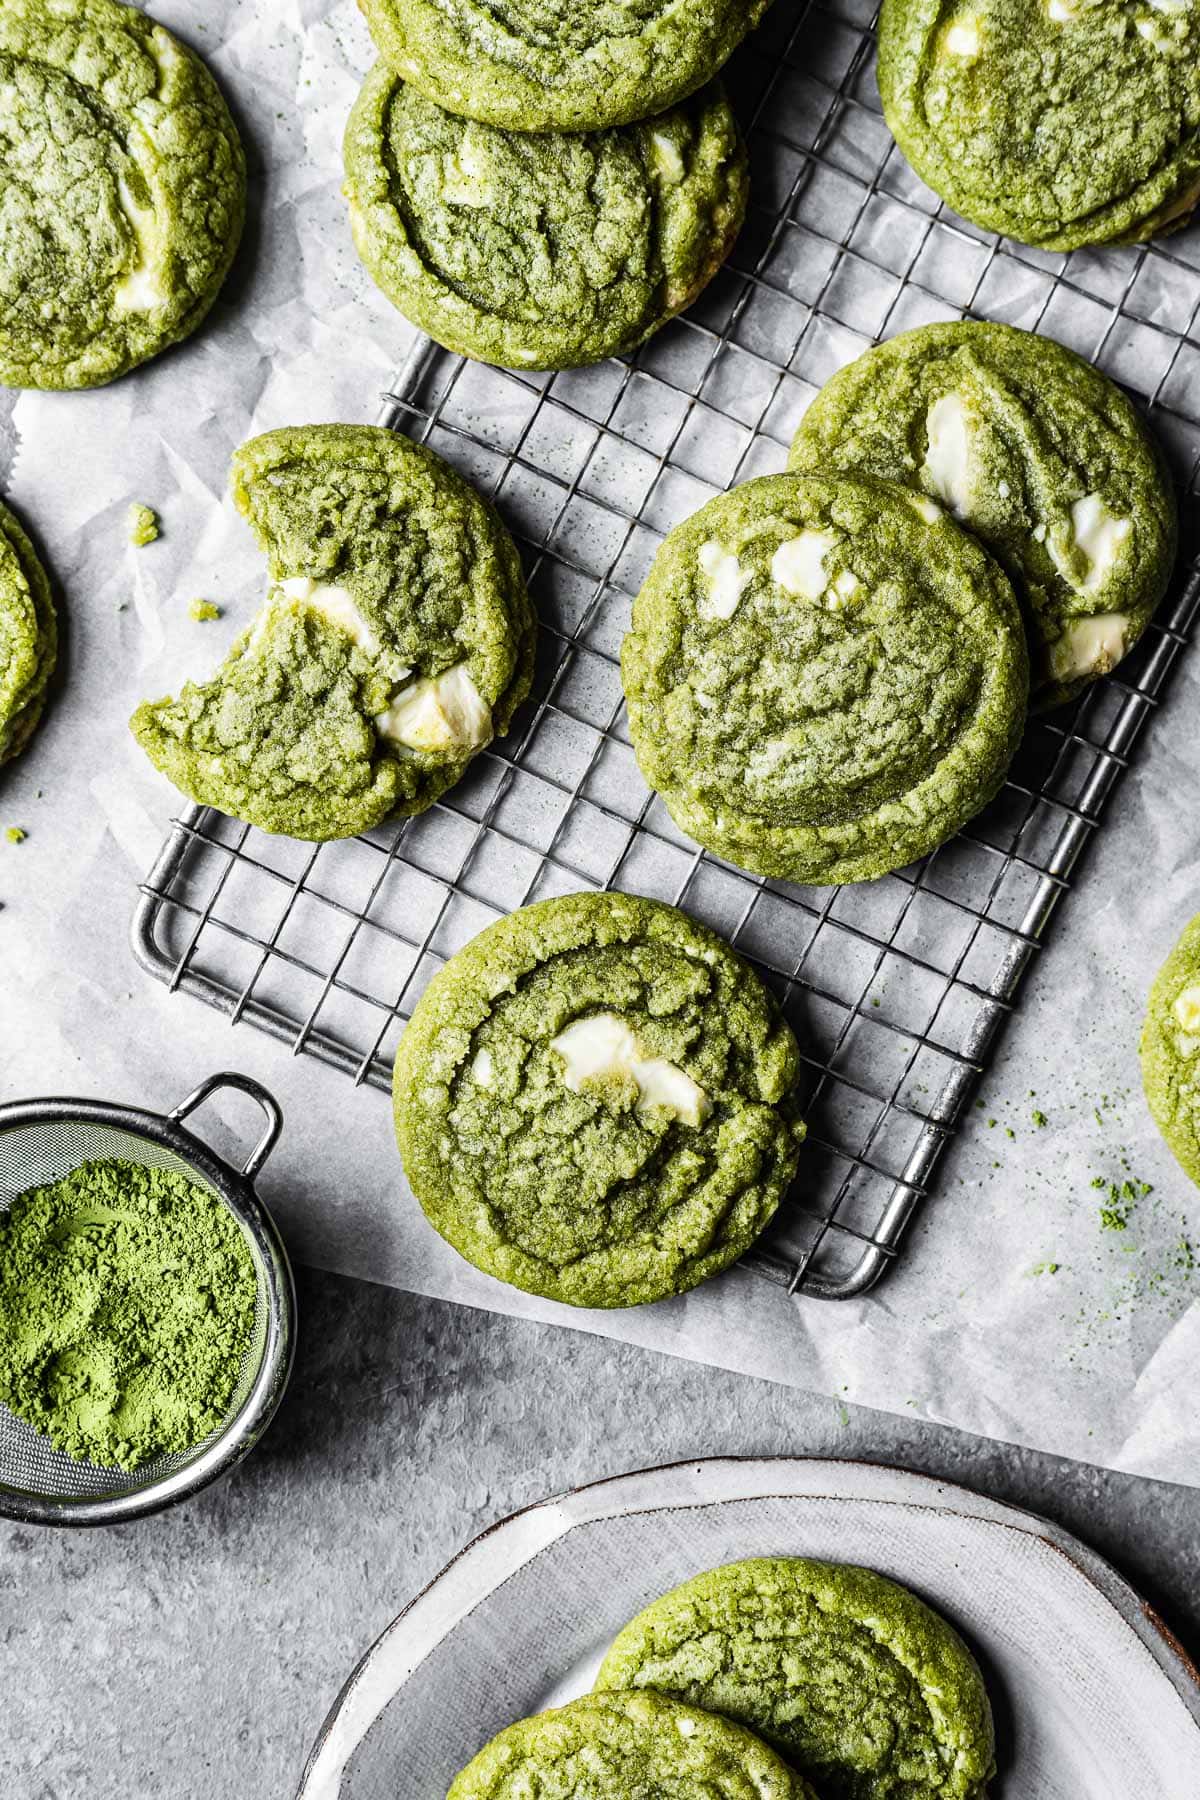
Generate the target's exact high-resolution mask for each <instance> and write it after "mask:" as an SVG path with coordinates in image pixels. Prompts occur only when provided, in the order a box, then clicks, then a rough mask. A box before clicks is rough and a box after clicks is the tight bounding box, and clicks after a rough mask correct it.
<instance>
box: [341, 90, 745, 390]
mask: <svg viewBox="0 0 1200 1800" xmlns="http://www.w3.org/2000/svg"><path fill="white" fill-rule="evenodd" d="M346 176H347V181H346V193H347V198H348V200H349V203H350V221H351V226H352V228H353V232H354V241H355V244H356V245H357V247H358V251H359V255H360V256H361V257H362V259H363V261H364V263H365V264H366V266H367V268H368V269H369V270H370V272H371V274H372V276H373V277H374V279H375V280H376V281H377V282H378V284H379V286H380V287H381V288H382V289H383V291H384V293H385V294H387V296H388V298H389V299H390V300H392V301H393V303H394V304H395V305H396V306H398V307H399V309H400V311H401V312H402V313H404V314H405V316H406V317H407V318H409V319H411V320H412V321H413V322H414V323H415V324H417V325H419V326H420V327H421V329H422V330H423V331H426V332H428V333H429V335H430V336H431V337H433V338H435V339H436V340H437V342H438V343H440V344H443V345H444V346H445V347H446V348H447V349H450V350H456V351H458V352H459V353H460V354H462V355H464V356H472V357H476V358H478V359H479V360H480V361H483V362H490V363H497V364H499V365H500V366H502V367H505V368H536V369H565V368H575V367H578V366H580V365H582V364H586V363H593V362H599V361H601V360H602V359H603V358H604V357H606V356H615V355H617V354H619V353H620V352H622V351H625V350H631V349H633V348H634V347H635V346H636V345H637V344H639V343H641V342H642V341H643V339H645V338H647V337H649V336H650V335H651V333H652V332H654V331H657V330H658V328H659V326H661V325H664V324H665V323H666V321H667V320H668V319H669V318H671V317H672V316H673V315H674V314H675V313H677V312H680V311H682V310H683V308H684V307H686V306H688V305H690V304H691V302H692V300H694V299H695V297H696V295H697V294H698V293H699V292H700V291H701V289H702V288H703V287H705V286H706V284H707V283H708V282H709V281H710V280H711V278H712V277H713V275H715V274H716V272H717V270H718V269H719V268H720V266H721V264H722V263H723V262H724V260H725V257H726V256H727V254H728V252H729V249H730V247H731V245H732V243H733V240H734V238H735V237H736V235H737V232H738V228H739V226H740V225H741V222H742V219H743V217H744V215H745V210H746V200H747V194H748V175H747V163H746V152H745V148H744V146H743V145H742V143H741V140H740V138H739V136H738V131H737V126H736V124H735V122H734V118H733V114H732V113H731V111H730V109H729V106H728V104H727V102H726V100H725V97H724V94H723V92H722V90H721V89H720V87H719V86H717V85H715V84H714V85H713V86H710V87H708V88H705V89H704V90H703V91H702V92H701V93H699V94H697V95H695V96H694V97H693V98H692V99H690V100H688V101H686V102H685V103H683V104H682V105H680V106H677V107H675V108H674V109H673V110H672V111H670V112H667V113H664V114H662V115H661V116H660V117H658V118H655V119H652V120H651V121H649V122H648V123H646V124H639V125H630V126H626V127H621V128H618V129H614V130H609V131H601V132H590V133H586V134H566V133H562V132H550V133H543V134H538V135H533V136H531V135H528V134H519V133H515V132H511V131H503V130H499V129H497V128H496V127H494V126H490V125H483V124H480V123H479V122H478V121H477V120H472V119H462V118H458V117H455V116H454V115H453V114H450V113H447V112H444V111H443V110H442V109H441V108H440V107H439V106H436V105H435V104H434V103H433V102H432V101H430V100H427V99H426V98H425V97H424V95H422V94H421V93H419V92H418V90H417V89H416V88H415V87H413V86H411V85H410V84H408V83H405V82H403V81H401V80H400V78H399V77H398V76H396V75H394V74H393V73H392V71H391V70H390V69H389V68H388V67H387V65H386V64H385V63H382V62H381V63H378V64H377V65H376V67H375V68H374V69H373V70H372V72H371V73H370V75H369V76H368V77H367V80H366V83H365V85H364V87H363V90H362V92H361V94H360V95H359V98H358V100H357V102H356V103H355V106H354V110H353V112H352V113H351V115H350V121H349V124H348V126H347V129H346Z"/></svg>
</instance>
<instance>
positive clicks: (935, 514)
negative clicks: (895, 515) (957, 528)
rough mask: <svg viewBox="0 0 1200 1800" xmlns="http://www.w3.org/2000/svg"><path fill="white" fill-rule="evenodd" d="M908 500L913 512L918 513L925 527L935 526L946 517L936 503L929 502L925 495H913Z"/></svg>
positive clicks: (934, 501)
mask: <svg viewBox="0 0 1200 1800" xmlns="http://www.w3.org/2000/svg"><path fill="white" fill-rule="evenodd" d="M910 498H911V500H912V504H913V511H914V512H917V513H920V515H921V517H922V518H923V519H924V521H925V523H926V524H927V525H936V524H938V523H939V522H940V521H941V520H942V519H944V518H945V516H946V515H945V513H944V512H943V511H942V509H941V507H940V506H939V505H938V503H937V501H936V500H931V499H930V498H929V496H928V495H927V494H913V495H911V496H910Z"/></svg>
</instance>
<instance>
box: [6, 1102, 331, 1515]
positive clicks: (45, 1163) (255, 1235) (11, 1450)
mask: <svg viewBox="0 0 1200 1800" xmlns="http://www.w3.org/2000/svg"><path fill="white" fill-rule="evenodd" d="M221 1088H236V1089H238V1090H239V1091H240V1092H241V1093H244V1094H248V1095H249V1096H250V1098H251V1099H252V1100H254V1101H255V1102H256V1103H257V1104H258V1105H259V1106H260V1107H261V1109H262V1111H263V1113H264V1115H265V1117H266V1127H265V1129H264V1131H263V1134H262V1137H261V1138H260V1139H259V1142H258V1143H257V1145H256V1146H255V1148H254V1150H253V1151H252V1152H251V1154H250V1156H249V1158H248V1160H247V1161H246V1163H245V1164H244V1165H243V1167H242V1168H241V1169H240V1170H239V1169H235V1168H233V1167H232V1165H231V1164H229V1163H227V1162H224V1161H223V1160H222V1159H221V1158H220V1157H218V1156H217V1155H216V1154H215V1153H214V1152H213V1151H212V1150H210V1149H209V1148H208V1146H207V1145H206V1144H203V1143H202V1142H201V1141H200V1139H199V1138H197V1137H195V1136H194V1135H193V1134H192V1133H191V1132H190V1131H188V1130H186V1129H185V1128H184V1124H183V1121H184V1120H185V1119H186V1118H187V1117H188V1116H189V1115H190V1114H191V1113H193V1112H195V1111H196V1109H197V1108H198V1107H199V1106H201V1105H202V1104H203V1103H204V1101H206V1100H207V1099H209V1098H210V1096H211V1095H213V1094H214V1093H216V1092H217V1091H218V1090H219V1089H221ZM282 1123H283V1118H282V1114H281V1113H280V1110H279V1107H278V1105H277V1104H276V1102H275V1100H274V1099H273V1098H272V1096H271V1095H270V1094H269V1093H268V1092H267V1091H266V1089H265V1088H263V1087H260V1086H259V1084H258V1082H256V1081H252V1080H251V1079H250V1078H249V1077H248V1076H246V1075H234V1074H221V1075H213V1076H210V1078H209V1079H208V1080H207V1081H205V1082H203V1083H202V1084H201V1086H200V1087H198V1088H197V1089H196V1090H195V1092H194V1093H192V1094H189V1095H188V1097H187V1099H186V1100H184V1101H183V1102H182V1103H181V1104H180V1105H179V1106H177V1107H175V1108H174V1110H173V1111H171V1112H169V1113H165V1114H163V1113H152V1112H142V1111H140V1110H137V1109H134V1108H131V1107H124V1106H112V1105H105V1104H101V1103H98V1102H95V1101H89V1100H58V1099H55V1100H25V1101H16V1102H14V1103H13V1104H11V1105H7V1106H0V1212H6V1211H7V1210H8V1209H9V1207H11V1206H12V1204H13V1202H14V1201H15V1200H16V1198H17V1196H18V1195H19V1194H22V1193H24V1192H25V1191H26V1190H27V1189H28V1188H31V1187H37V1186H40V1185H41V1184H43V1183H45V1182H51V1181H56V1180H58V1179H59V1178H60V1177H62V1176H64V1175H68V1174H70V1172H71V1170H72V1169H76V1168H78V1167H79V1165H80V1163H83V1162H89V1161H91V1160H93V1159H95V1158H99V1157H121V1158H124V1159H125V1160H127V1161H130V1162H138V1163H141V1164H143V1165H144V1166H145V1167H147V1168H155V1169H169V1170H172V1171H174V1172H175V1173H177V1174H181V1175H185V1176H187V1178H188V1179H189V1180H190V1181H193V1182H195V1183H196V1184H197V1185H198V1186H200V1187H203V1188H205V1189H207V1191H208V1192H209V1193H210V1194H213V1195H214V1196H215V1197H216V1198H217V1199H218V1200H220V1201H221V1202H222V1204H223V1205H225V1206H226V1207H227V1208H228V1209H229V1211H230V1212H231V1213H232V1214H233V1216H234V1218H235V1219H236V1221H237V1223H238V1225H239V1227H240V1229H241V1232H242V1236H243V1237H244V1239H245V1241H246V1246H247V1248H248V1250H249V1252H250V1255H251V1258H252V1260H253V1263H254V1269H255V1274H256V1276H257V1281H258V1294H257V1300H256V1304H255V1310H254V1334H253V1337H252V1339H251V1342H250V1347H249V1349H248V1351H247V1353H246V1356H245V1358H244V1359H243V1363H242V1369H241V1375H240V1378H239V1381H238V1384H237V1387H236V1389H235V1391H234V1394H233V1397H232V1399H231V1401H230V1404H229V1407H228V1409H227V1411H226V1414H225V1418H224V1419H223V1420H222V1422H221V1424H220V1425H219V1426H218V1428H217V1429H216V1430H215V1431H213V1432H211V1433H210V1434H209V1436H208V1437H206V1438H205V1439H204V1440H203V1441H202V1442H201V1443H199V1444H196V1445H194V1446H193V1447H192V1448H191V1449H190V1450H184V1451H179V1452H176V1453H174V1454H172V1455H169V1456H160V1457H158V1458H156V1459H155V1460H154V1461H153V1462H149V1463H145V1464H143V1466H142V1467H141V1468H140V1469H137V1470H135V1471H134V1472H132V1473H130V1472H128V1471H126V1470H123V1469H104V1468H97V1467H94V1466H93V1465H92V1464H90V1463H80V1462H75V1461H73V1460H72V1459H71V1458H70V1457H69V1456H66V1455H64V1454H63V1453H62V1452H61V1451H59V1450H56V1449H55V1448H54V1446H53V1445H52V1444H51V1443H50V1442H49V1440H48V1439H47V1438H45V1437H42V1436H41V1435H40V1434H39V1433H38V1432H36V1431H34V1430H33V1428H32V1427H31V1426H29V1425H27V1424H25V1422H24V1421H23V1420H21V1419H18V1418H15V1417H14V1415H13V1414H12V1413H10V1412H9V1411H8V1409H7V1407H5V1406H3V1405H0V1516H4V1517H7V1518H10V1519H19V1520H22V1521H26V1522H30V1523H36V1524H49V1525H111V1524H116V1523H118V1522H119V1521H121V1520H125V1519H132V1518H139V1517H141V1516H142V1515H143V1514H145V1513H150V1512H157V1511H159V1510H160V1509H161V1508H162V1507H164V1506H169V1505H171V1504H173V1503H174V1502H175V1501H177V1500H183V1499H186V1498H188V1497H189V1496H190V1495H192V1494H194V1493H196V1492H198V1491H199V1489H200V1488H202V1487H204V1486H206V1485H207V1484H208V1483H209V1482H210V1481H213V1480H215V1479H216V1478H217V1477H218V1476H219V1475H223V1474H225V1473H226V1472H227V1471H228V1470H229V1469H231V1468H232V1467H233V1466H234V1464H235V1463H237V1462H240V1460H241V1458H242V1457H243V1456H245V1455H246V1453H247V1451H248V1450H250V1449H251V1448H252V1447H253V1445H254V1444H255V1443H256V1442H257V1441H258V1439H259V1437H260V1436H261V1435H262V1433H263V1431H264V1430H265V1429H266V1427H267V1425H268V1423H269V1422H270V1420H271V1418H272V1416H273V1414H274V1412H275V1409H276V1407H277V1406H278V1405H279V1402H280V1400H281V1398H282V1397H283V1390H284V1388H285V1386H286V1384H287V1378H288V1375H289V1373H290V1371H291V1363H292V1350H293V1338H294V1325H295V1309H296V1299H295V1289H294V1286H293V1282H292V1274H291V1269H290V1268H289V1266H288V1260H287V1253H286V1251H285V1250H284V1247H283V1243H282V1240H281V1239H280V1236H279V1233H278V1231H277V1230H276V1228H275V1225H274V1223H273V1222H272V1220H271V1218H270V1216H269V1215H268V1214H267V1212H266V1211H265V1209H264V1208H263V1206H262V1205H261V1203H260V1202H259V1200H258V1198H257V1196H256V1195H255V1192H254V1176H255V1175H256V1174H257V1173H258V1171H259V1170H260V1169H261V1168H262V1166H263V1164H264V1162H265V1161H266V1159H267V1157H268V1156H269V1155H270V1153H271V1150H272V1149H273V1148H274V1145H275V1142H276V1139H277V1138H278V1136H279V1132H280V1128H281V1126H282Z"/></svg>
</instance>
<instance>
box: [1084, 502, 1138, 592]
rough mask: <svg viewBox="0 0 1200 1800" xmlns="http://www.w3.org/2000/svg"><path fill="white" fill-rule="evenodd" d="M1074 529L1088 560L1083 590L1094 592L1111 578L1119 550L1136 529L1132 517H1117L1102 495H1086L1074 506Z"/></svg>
mask: <svg viewBox="0 0 1200 1800" xmlns="http://www.w3.org/2000/svg"><path fill="white" fill-rule="evenodd" d="M1071 529H1072V531H1073V533H1074V537H1075V542H1076V544H1077V545H1078V546H1079V548H1080V549H1081V550H1082V551H1083V554H1084V555H1085V556H1086V557H1087V559H1088V572H1087V576H1086V578H1085V580H1084V583H1083V589H1084V592H1085V593H1094V592H1095V590H1096V589H1097V588H1099V587H1103V586H1104V583H1105V582H1106V581H1107V580H1108V577H1109V574H1110V572H1111V570H1112V567H1113V564H1114V563H1115V562H1116V560H1117V553H1118V552H1119V550H1120V548H1121V545H1122V544H1123V543H1124V542H1125V539H1126V538H1127V537H1128V536H1129V534H1130V532H1131V531H1132V530H1133V520H1132V519H1118V518H1116V517H1114V515H1113V514H1112V513H1110V512H1109V510H1108V508H1107V506H1105V504H1104V502H1103V500H1102V499H1101V498H1100V496H1099V494H1085V495H1084V497H1083V499H1082V500H1076V502H1075V504H1074V506H1072V508H1071Z"/></svg>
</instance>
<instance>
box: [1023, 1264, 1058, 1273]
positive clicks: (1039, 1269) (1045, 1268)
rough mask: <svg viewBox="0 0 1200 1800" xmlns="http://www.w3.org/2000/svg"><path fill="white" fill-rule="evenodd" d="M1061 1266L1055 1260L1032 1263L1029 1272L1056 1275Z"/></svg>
mask: <svg viewBox="0 0 1200 1800" xmlns="http://www.w3.org/2000/svg"><path fill="white" fill-rule="evenodd" d="M1061 1267H1062V1264H1061V1263H1056V1262H1041V1263H1034V1265H1033V1267H1032V1269H1030V1271H1029V1273H1030V1274H1031V1275H1057V1274H1058V1271H1059V1269H1060V1268H1061Z"/></svg>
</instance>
